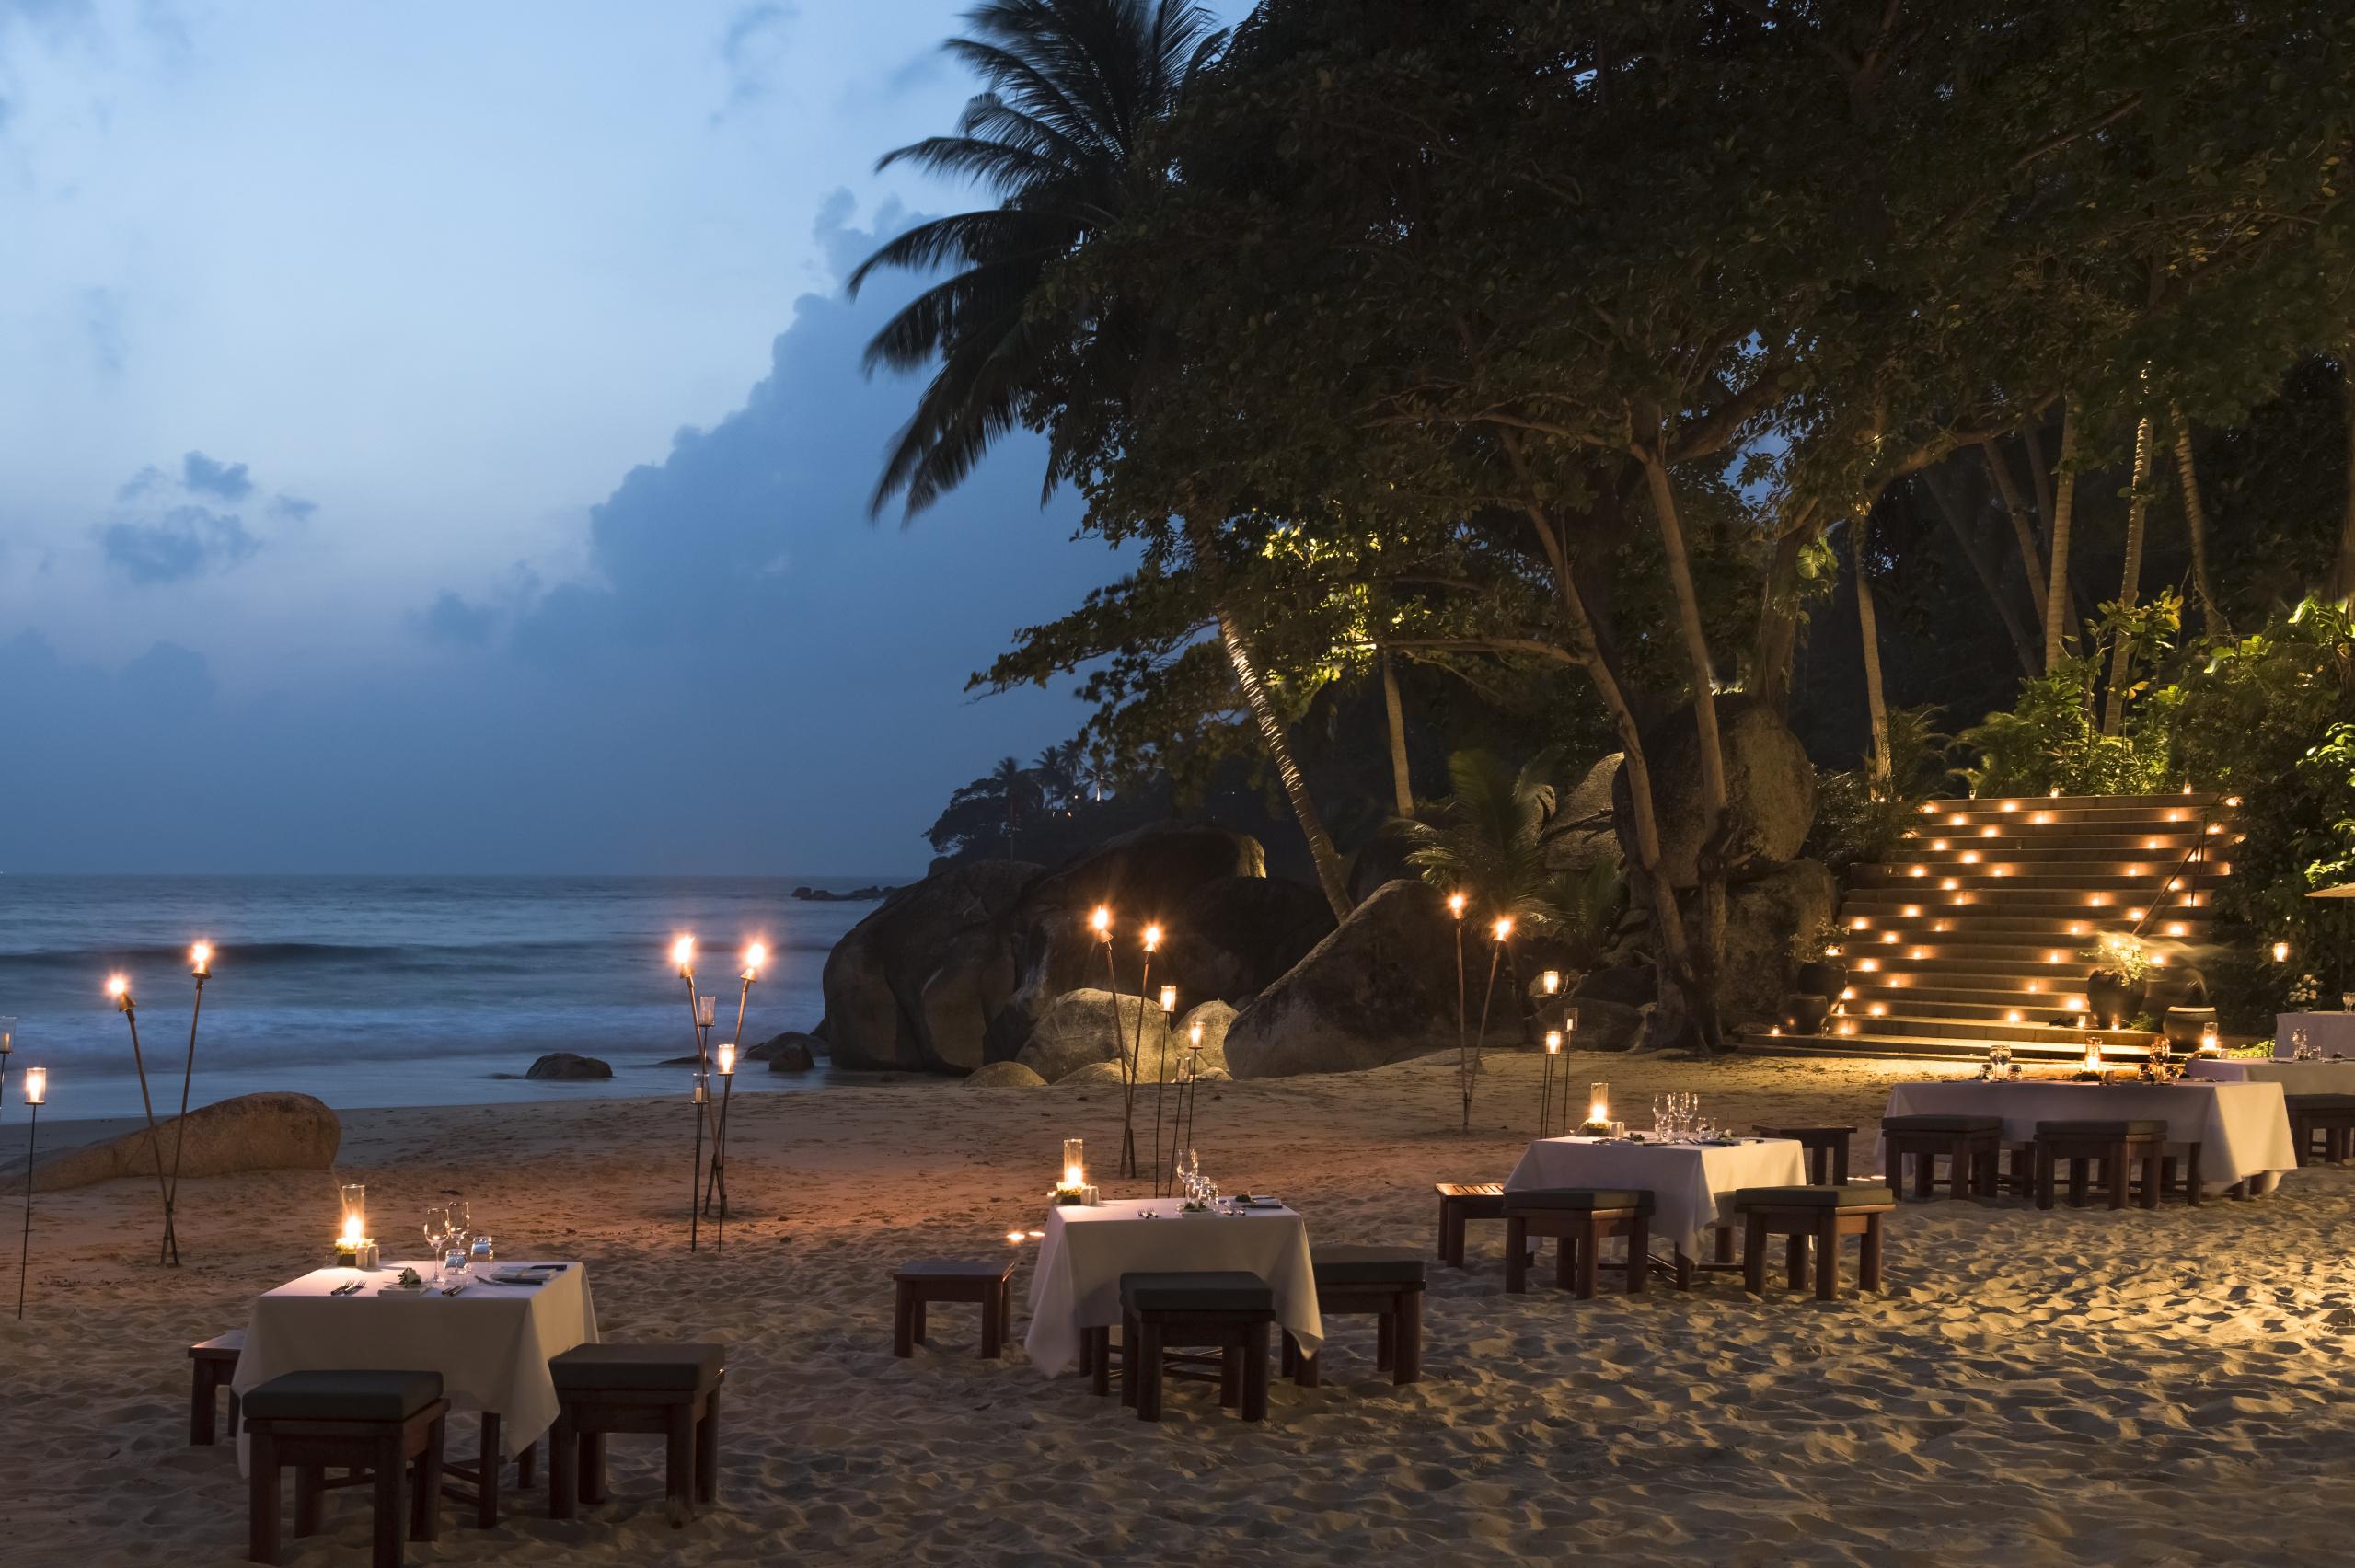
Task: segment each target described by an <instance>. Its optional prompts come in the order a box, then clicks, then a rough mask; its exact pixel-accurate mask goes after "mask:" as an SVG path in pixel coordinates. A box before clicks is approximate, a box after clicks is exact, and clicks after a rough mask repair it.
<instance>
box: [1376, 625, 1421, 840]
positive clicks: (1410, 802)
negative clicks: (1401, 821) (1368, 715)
mask: <svg viewBox="0 0 2355 1568" xmlns="http://www.w3.org/2000/svg"><path fill="white" fill-rule="evenodd" d="M1382 713H1383V716H1384V717H1385V718H1386V719H1388V720H1389V721H1390V732H1391V803H1392V804H1393V805H1395V806H1397V808H1398V814H1399V815H1401V816H1413V815H1414V779H1413V778H1412V777H1411V776H1410V775H1409V773H1408V771H1407V767H1406V705H1405V704H1404V703H1403V702H1401V701H1400V700H1399V695H1398V669H1397V666H1395V665H1394V664H1392V663H1391V656H1390V653H1389V652H1388V651H1384V652H1383V654H1382Z"/></svg>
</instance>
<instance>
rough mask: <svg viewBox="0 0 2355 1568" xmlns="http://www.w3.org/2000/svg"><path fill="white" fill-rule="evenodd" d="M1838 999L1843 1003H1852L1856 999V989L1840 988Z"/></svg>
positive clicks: (1851, 987)
mask: <svg viewBox="0 0 2355 1568" xmlns="http://www.w3.org/2000/svg"><path fill="white" fill-rule="evenodd" d="M1840 999H1841V1001H1843V1002H1853V1001H1854V1000H1855V999H1856V987H1855V986H1841V988H1840Z"/></svg>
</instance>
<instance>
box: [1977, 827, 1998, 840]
mask: <svg viewBox="0 0 2355 1568" xmlns="http://www.w3.org/2000/svg"><path fill="white" fill-rule="evenodd" d="M1979 836H1980V837H1981V838H1992V837H1994V836H1996V835H1995V830H1994V829H1993V828H1991V827H1982V828H1980V830H1979Z"/></svg>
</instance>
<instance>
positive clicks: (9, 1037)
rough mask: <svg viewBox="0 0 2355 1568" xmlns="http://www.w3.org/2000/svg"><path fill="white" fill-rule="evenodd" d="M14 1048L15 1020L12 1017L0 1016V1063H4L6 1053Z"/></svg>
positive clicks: (15, 1045) (15, 1041)
mask: <svg viewBox="0 0 2355 1568" xmlns="http://www.w3.org/2000/svg"><path fill="white" fill-rule="evenodd" d="M16 1048H17V1020H15V1019H13V1018H7V1017H0V1064H5V1063H6V1061H7V1058H8V1054H9V1053H10V1052H11V1051H14V1050H15V1049H16Z"/></svg>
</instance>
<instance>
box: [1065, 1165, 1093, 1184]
mask: <svg viewBox="0 0 2355 1568" xmlns="http://www.w3.org/2000/svg"><path fill="white" fill-rule="evenodd" d="M1063 1184H1064V1186H1066V1187H1084V1186H1086V1185H1087V1184H1088V1168H1087V1167H1086V1166H1084V1165H1067V1166H1065V1167H1064V1168H1063Z"/></svg>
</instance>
